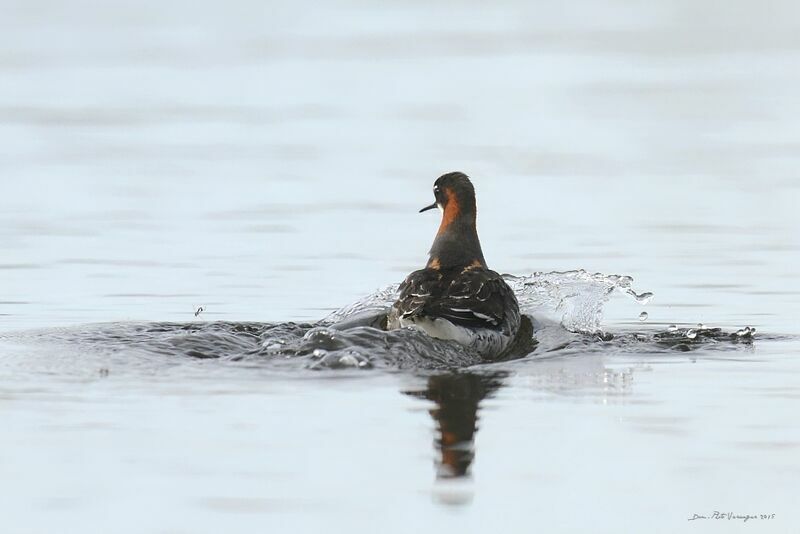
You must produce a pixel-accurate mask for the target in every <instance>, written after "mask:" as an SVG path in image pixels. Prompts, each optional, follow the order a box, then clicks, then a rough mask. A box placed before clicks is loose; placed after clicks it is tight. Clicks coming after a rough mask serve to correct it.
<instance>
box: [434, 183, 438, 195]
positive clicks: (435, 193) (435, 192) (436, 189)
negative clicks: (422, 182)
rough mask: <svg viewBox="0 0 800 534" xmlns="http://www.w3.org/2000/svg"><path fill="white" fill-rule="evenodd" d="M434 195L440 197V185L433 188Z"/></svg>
mask: <svg viewBox="0 0 800 534" xmlns="http://www.w3.org/2000/svg"><path fill="white" fill-rule="evenodd" d="M433 194H434V195H438V194H439V186H438V185H437V186H436V187H434V188H433Z"/></svg>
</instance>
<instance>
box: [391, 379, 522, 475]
mask: <svg viewBox="0 0 800 534" xmlns="http://www.w3.org/2000/svg"><path fill="white" fill-rule="evenodd" d="M505 376H506V373H493V374H476V373H449V374H440V375H433V376H430V377H429V378H428V381H427V384H426V387H425V389H422V390H416V391H406V392H405V393H406V394H408V395H411V396H414V397H417V398H420V399H427V400H429V401H433V402H434V403H435V407H434V408H432V409H431V410H430V411H429V413H430V414H431V416H432V417H433V419H434V421H436V424H437V437H436V441H435V443H436V449H437V452H438V454H439V458H438V460H437V469H436V478H437V479H439V480H442V479H454V478H461V477H467V476H468V475H469V471H470V466H471V465H472V460H473V458H474V457H475V449H474V445H475V432H477V430H478V408H479V406H480V403H481V401H482V400H483V399H485V398H486V397H488V396H489V395H491V394H492V393H494V392H495V391H496V390H498V389H499V388H500V387H501V386H502V385H503V378H504V377H505Z"/></svg>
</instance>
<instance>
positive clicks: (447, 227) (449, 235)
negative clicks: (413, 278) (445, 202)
mask: <svg viewBox="0 0 800 534" xmlns="http://www.w3.org/2000/svg"><path fill="white" fill-rule="evenodd" d="M445 223H446V224H445ZM427 267H428V268H429V269H453V268H459V267H460V268H467V267H483V268H486V260H484V258H483V251H482V250H481V242H480V239H478V230H477V228H476V225H475V216H474V215H473V216H472V217H463V216H462V217H456V218H453V219H452V220H448V218H447V211H445V214H444V216H443V217H442V225H441V226H440V228H439V233H437V234H436V239H434V241H433V246H432V247H431V251H430V259H429V260H428V264H427Z"/></svg>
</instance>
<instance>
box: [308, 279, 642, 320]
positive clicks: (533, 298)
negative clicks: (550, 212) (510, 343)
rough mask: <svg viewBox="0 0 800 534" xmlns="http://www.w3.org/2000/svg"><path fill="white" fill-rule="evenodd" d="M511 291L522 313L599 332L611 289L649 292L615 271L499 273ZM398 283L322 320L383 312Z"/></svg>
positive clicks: (629, 293)
mask: <svg viewBox="0 0 800 534" xmlns="http://www.w3.org/2000/svg"><path fill="white" fill-rule="evenodd" d="M503 277H504V278H505V279H506V282H508V285H509V286H511V289H513V290H514V293H515V294H516V296H517V301H519V307H520V311H521V312H522V313H524V314H528V315H534V314H552V313H555V314H557V316H558V318H559V320H560V322H561V325H562V326H563V327H564V328H566V329H567V330H569V331H571V332H582V333H589V334H596V333H600V332H602V329H601V321H602V317H603V305H604V304H605V303H606V302H607V301H608V299H609V298H611V295H612V294H613V293H615V292H619V293H622V294H624V295H626V296H628V297H631V298H632V299H633V300H635V301H636V302H637V303H639V304H647V303H648V302H649V301H650V299H651V298H653V294H652V293H649V292H644V293H637V292H636V291H634V290H633V288H632V287H631V284H632V283H633V278H631V277H630V276H620V275H616V274H611V275H607V274H602V273H590V272H588V271H585V270H583V269H580V270H577V271H553V272H548V273H542V272H537V273H533V274H530V275H527V276H514V275H510V274H506V275H503ZM398 287H399V284H392V285H390V286H386V287H384V288H381V289H379V290H378V291H376V292H375V293H373V294H371V295H369V296H367V297H364V298H362V299H360V300H357V301H356V302H354V303H352V304H349V305H347V306H345V307H343V308H341V309H339V310H336V311H335V312H333V313H332V314H330V315H329V316H328V317H326V318H325V319H324V320H323V323H324V324H334V323H337V322H340V321H343V320H345V319H348V318H350V317H353V316H356V315H360V314H367V313H380V312H382V311H383V312H385V311H387V310H388V309H389V308H390V307H391V305H392V303H393V302H394V301H395V300H396V299H397V294H398Z"/></svg>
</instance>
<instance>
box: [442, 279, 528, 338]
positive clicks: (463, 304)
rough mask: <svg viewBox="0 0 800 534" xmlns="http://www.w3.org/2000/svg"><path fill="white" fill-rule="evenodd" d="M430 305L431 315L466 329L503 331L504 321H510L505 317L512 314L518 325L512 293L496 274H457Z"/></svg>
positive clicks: (505, 325) (506, 325)
mask: <svg viewBox="0 0 800 534" xmlns="http://www.w3.org/2000/svg"><path fill="white" fill-rule="evenodd" d="M431 304H432V306H431V307H430V311H431V313H432V315H435V316H438V317H443V318H445V319H447V320H449V321H451V322H452V323H454V324H458V325H461V326H466V327H469V328H489V329H493V330H500V329H502V328H504V327H505V328H507V327H508V326H509V325H510V323H509V321H508V319H513V317H508V314H516V315H517V318H516V320H515V321H516V322H518V321H519V312H518V306H517V300H516V297H515V296H514V292H513V291H512V290H511V288H510V287H509V286H508V284H506V282H505V280H503V278H502V277H501V276H500V275H499V274H497V273H496V272H494V271H488V270H484V269H476V270H471V271H466V272H464V273H461V274H460V275H459V276H457V277H456V278H455V279H454V280H453V281H452V282H451V284H450V285H449V286H448V287H447V290H446V291H445V292H444V294H443V295H442V296H441V298H440V299H437V300H436V301H435V302H432V303H431Z"/></svg>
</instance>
